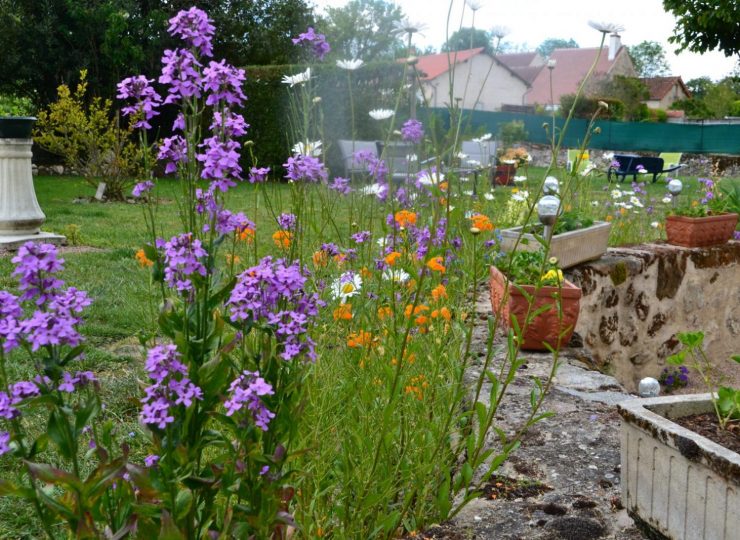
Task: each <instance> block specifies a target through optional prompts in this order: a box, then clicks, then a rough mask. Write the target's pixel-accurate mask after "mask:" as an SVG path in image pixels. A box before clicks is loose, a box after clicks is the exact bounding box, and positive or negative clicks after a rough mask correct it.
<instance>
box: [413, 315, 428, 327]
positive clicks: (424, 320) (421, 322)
mask: <svg viewBox="0 0 740 540" xmlns="http://www.w3.org/2000/svg"><path fill="white" fill-rule="evenodd" d="M414 324H415V325H416V326H426V325H427V324H429V317H427V316H426V315H419V316H418V317H417V318H416V319H415V320H414Z"/></svg>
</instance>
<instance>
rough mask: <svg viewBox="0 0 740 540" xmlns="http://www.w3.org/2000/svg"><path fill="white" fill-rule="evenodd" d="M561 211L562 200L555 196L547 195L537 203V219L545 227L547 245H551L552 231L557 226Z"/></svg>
mask: <svg viewBox="0 0 740 540" xmlns="http://www.w3.org/2000/svg"><path fill="white" fill-rule="evenodd" d="M559 211H560V199H558V198H557V197H556V196H555V195H545V196H544V197H542V198H541V199H540V200H539V202H538V203H537V217H538V218H539V220H540V223H542V224H543V225H544V226H545V239H546V240H547V243H548V244H549V243H550V239H551V238H552V229H553V226H554V225H555V221H557V219H558V213H559Z"/></svg>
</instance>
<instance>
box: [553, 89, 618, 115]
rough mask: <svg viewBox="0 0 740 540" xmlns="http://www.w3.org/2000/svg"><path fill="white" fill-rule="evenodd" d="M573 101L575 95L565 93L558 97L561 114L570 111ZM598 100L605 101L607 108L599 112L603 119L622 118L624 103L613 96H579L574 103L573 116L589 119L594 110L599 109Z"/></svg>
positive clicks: (566, 113)
mask: <svg viewBox="0 0 740 540" xmlns="http://www.w3.org/2000/svg"><path fill="white" fill-rule="evenodd" d="M574 101H575V95H573V94H566V95H564V96H562V97H561V98H560V111H561V113H562V115H563V116H565V117H567V116H568V113H569V112H570V109H571V107H572V106H573V102H574ZM599 101H602V102H604V103H606V104H607V105H608V106H609V108H608V109H602V111H601V113H600V114H599V117H600V118H603V119H605V120H622V119H623V117H624V103H622V102H621V101H620V100H618V99H614V98H596V97H593V98H592V97H581V98H579V99H578V103H576V108H575V110H574V111H573V117H574V118H587V119H590V118H591V117H592V116H593V115H594V114H595V113H596V111H597V110H598V109H599Z"/></svg>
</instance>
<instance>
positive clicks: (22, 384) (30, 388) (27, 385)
mask: <svg viewBox="0 0 740 540" xmlns="http://www.w3.org/2000/svg"><path fill="white" fill-rule="evenodd" d="M39 394H40V391H39V387H38V386H36V385H35V384H34V383H32V382H30V381H18V382H17V383H15V384H13V385H11V387H10V395H11V396H12V398H13V402H14V403H19V402H20V401H22V400H24V399H26V398H30V397H36V396H38V395H39Z"/></svg>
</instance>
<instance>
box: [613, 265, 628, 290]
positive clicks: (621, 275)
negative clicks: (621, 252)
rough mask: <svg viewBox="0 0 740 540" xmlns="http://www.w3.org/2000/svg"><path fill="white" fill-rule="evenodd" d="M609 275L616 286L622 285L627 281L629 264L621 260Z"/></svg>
mask: <svg viewBox="0 0 740 540" xmlns="http://www.w3.org/2000/svg"><path fill="white" fill-rule="evenodd" d="M609 277H610V278H611V280H612V283H613V284H614V286H615V287H616V286H617V285H621V284H622V283H624V282H625V281H627V265H626V264H625V263H624V262H623V261H619V262H618V263H617V264H615V265H614V268H612V269H611V271H610V272H609Z"/></svg>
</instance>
